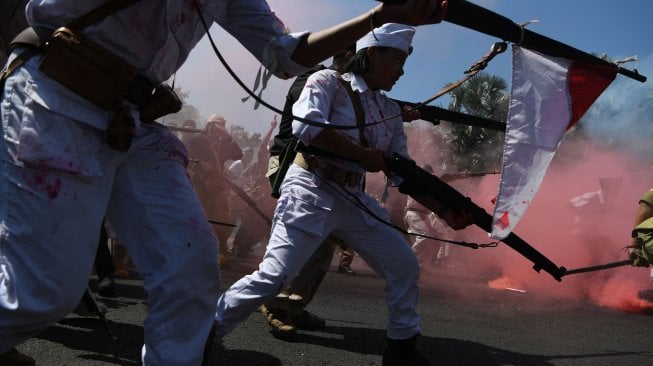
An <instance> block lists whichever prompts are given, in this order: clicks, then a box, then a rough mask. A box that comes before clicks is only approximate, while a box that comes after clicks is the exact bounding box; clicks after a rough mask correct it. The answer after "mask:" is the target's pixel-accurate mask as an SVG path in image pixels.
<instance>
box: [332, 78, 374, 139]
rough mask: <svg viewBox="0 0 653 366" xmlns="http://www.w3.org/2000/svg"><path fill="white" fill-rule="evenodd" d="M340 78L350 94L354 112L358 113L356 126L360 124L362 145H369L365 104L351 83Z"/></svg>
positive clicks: (359, 130)
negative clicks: (366, 132)
mask: <svg viewBox="0 0 653 366" xmlns="http://www.w3.org/2000/svg"><path fill="white" fill-rule="evenodd" d="M338 80H340V84H342V86H343V87H344V88H345V90H346V91H347V94H349V98H350V99H351V103H352V104H353V106H354V112H355V113H356V126H358V132H359V134H360V139H361V145H363V147H367V146H368V143H367V138H366V137H365V113H364V112H363V104H362V103H361V98H360V95H358V93H356V92H355V91H354V90H353V89H352V88H351V84H349V82H348V81H347V80H345V79H343V78H338Z"/></svg>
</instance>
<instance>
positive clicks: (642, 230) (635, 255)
mask: <svg viewBox="0 0 653 366" xmlns="http://www.w3.org/2000/svg"><path fill="white" fill-rule="evenodd" d="M632 236H633V244H632V245H631V246H630V247H629V255H630V258H631V259H632V260H633V264H634V265H635V266H641V267H648V266H650V265H651V264H652V263H651V262H653V188H651V189H650V190H649V191H648V192H646V193H644V195H643V196H642V198H640V199H639V205H638V207H637V213H636V214H635V223H634V224H633V232H632ZM651 288H653V267H652V268H651V270H650V272H649V289H645V290H640V291H639V292H638V293H637V294H638V296H639V298H640V299H642V300H646V301H651V302H653V289H651Z"/></svg>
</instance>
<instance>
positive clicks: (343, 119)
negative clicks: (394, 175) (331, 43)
mask: <svg viewBox="0 0 653 366" xmlns="http://www.w3.org/2000/svg"><path fill="white" fill-rule="evenodd" d="M338 78H342V79H344V80H345V81H347V82H349V83H350V84H351V87H352V90H353V91H355V92H358V93H359V96H360V100H361V105H362V108H363V111H364V113H365V124H366V125H368V126H367V127H366V128H365V137H366V138H367V142H368V146H369V147H371V148H377V149H380V150H383V151H384V152H385V153H386V155H388V156H390V155H392V154H393V153H399V154H400V155H402V156H405V157H408V151H407V147H406V134H405V132H404V127H403V120H402V117H401V116H400V114H401V108H400V107H399V105H397V103H395V102H394V101H392V100H391V99H390V98H388V97H387V96H386V95H385V94H383V93H382V92H380V91H374V90H371V89H370V88H369V87H368V86H367V84H366V83H365V80H363V78H362V77H360V76H358V75H355V74H353V73H346V74H343V75H340V73H338V72H337V71H335V70H331V69H325V70H321V71H318V72H316V73H314V74H312V75H311V76H310V77H309V78H308V81H307V82H306V86H305V87H304V90H303V91H302V93H301V95H300V96H299V99H298V100H297V102H295V104H294V106H293V115H295V116H298V117H302V118H305V119H308V120H311V121H314V122H317V123H322V124H325V125H336V126H356V112H355V111H354V107H353V104H352V102H351V100H350V98H349V94H348V93H347V90H345V89H344V87H343V85H342V84H341V82H340V81H339V80H338ZM390 116H398V117H394V118H390V119H388V120H385V121H383V122H381V123H378V124H374V122H378V121H381V120H384V119H385V118H388V117H390ZM322 130H323V128H322V127H320V126H311V125H308V124H306V123H303V122H301V121H297V120H295V121H293V134H294V135H295V136H296V137H297V138H298V139H299V140H300V141H301V142H302V143H304V145H307V146H308V145H310V143H311V140H312V139H313V138H315V137H316V136H317V135H318V134H319V133H320V132H321V131H322ZM340 131H341V132H342V133H343V134H345V135H347V136H349V137H351V138H352V139H354V140H356V141H358V142H359V143H360V136H359V130H358V128H354V129H348V130H340ZM335 152H336V153H337V147H336V150H335ZM318 159H325V160H328V161H329V162H330V163H331V164H334V165H337V166H338V167H340V168H343V169H345V170H349V171H354V172H363V168H362V167H361V166H360V165H359V164H358V163H355V162H352V161H348V160H342V159H326V158H324V157H318Z"/></svg>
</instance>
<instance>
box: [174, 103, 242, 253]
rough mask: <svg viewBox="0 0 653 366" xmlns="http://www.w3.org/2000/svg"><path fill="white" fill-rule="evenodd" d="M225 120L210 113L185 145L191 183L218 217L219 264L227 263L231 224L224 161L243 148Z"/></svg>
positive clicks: (235, 156) (207, 209)
mask: <svg viewBox="0 0 653 366" xmlns="http://www.w3.org/2000/svg"><path fill="white" fill-rule="evenodd" d="M226 123H227V121H226V120H225V118H224V117H222V116H221V115H218V114H213V115H211V116H210V117H209V120H208V121H207V122H206V126H205V129H204V130H205V132H204V133H200V134H195V135H194V136H192V137H191V138H190V139H189V140H188V145H186V149H187V150H188V155H189V156H190V158H191V159H192V160H193V163H192V164H191V168H190V174H189V175H190V176H191V177H192V182H193V187H195V190H196V191H197V194H198V196H199V199H200V201H201V202H202V207H204V211H205V212H206V215H207V216H208V218H209V219H210V220H215V221H217V223H214V224H213V232H214V233H215V236H216V237H217V238H218V243H219V244H218V246H219V262H220V265H222V266H224V265H226V264H227V258H228V252H229V248H228V247H227V240H228V239H229V236H230V235H231V227H230V226H228V224H230V222H229V218H230V217H229V204H228V198H229V194H230V192H231V189H230V188H229V184H228V181H227V180H228V179H229V178H228V173H227V172H226V171H225V170H226V169H225V165H226V162H227V161H233V160H238V159H240V158H242V157H243V152H242V150H241V149H240V147H239V146H238V144H237V143H236V141H235V140H234V139H233V137H231V135H230V134H229V133H228V132H227V128H226Z"/></svg>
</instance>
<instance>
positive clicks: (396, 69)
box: [347, 23, 415, 91]
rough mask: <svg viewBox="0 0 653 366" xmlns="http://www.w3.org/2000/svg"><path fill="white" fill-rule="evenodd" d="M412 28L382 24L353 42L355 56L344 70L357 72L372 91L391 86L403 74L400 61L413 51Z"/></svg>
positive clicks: (403, 61)
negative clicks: (354, 43) (354, 44)
mask: <svg viewBox="0 0 653 366" xmlns="http://www.w3.org/2000/svg"><path fill="white" fill-rule="evenodd" d="M414 35H415V28H414V27H412V26H409V25H405V24H399V23H386V24H383V25H382V26H380V27H377V28H374V29H373V30H372V31H371V32H369V33H368V34H366V35H365V36H363V37H362V38H361V39H359V40H358V42H356V56H355V57H354V59H353V60H352V62H351V63H350V64H349V67H348V69H347V70H348V71H350V72H353V73H354V74H358V75H361V76H362V77H363V79H364V80H365V82H366V83H367V86H368V87H369V88H370V89H372V90H379V89H380V90H386V91H389V90H390V89H392V87H393V86H394V84H395V83H396V82H397V80H399V78H400V77H401V76H402V75H403V74H404V63H405V62H406V58H407V57H408V55H410V54H411V53H412V51H413V46H412V45H411V44H412V41H413V36H414Z"/></svg>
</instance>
